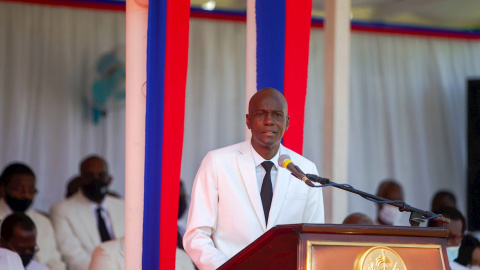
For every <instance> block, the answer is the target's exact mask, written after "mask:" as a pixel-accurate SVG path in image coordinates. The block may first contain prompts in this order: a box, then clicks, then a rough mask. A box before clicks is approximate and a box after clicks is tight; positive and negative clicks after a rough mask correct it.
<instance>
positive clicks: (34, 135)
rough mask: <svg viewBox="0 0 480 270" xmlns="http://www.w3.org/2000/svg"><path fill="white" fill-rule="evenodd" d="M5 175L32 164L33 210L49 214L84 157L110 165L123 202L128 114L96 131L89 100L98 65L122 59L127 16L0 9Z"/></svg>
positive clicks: (0, 132)
mask: <svg viewBox="0 0 480 270" xmlns="http://www.w3.org/2000/svg"><path fill="white" fill-rule="evenodd" d="M0 40H1V42H0V167H1V169H2V170H3V168H4V167H5V166H6V165H7V164H8V163H10V162H12V161H21V162H25V163H27V164H29V165H30V166H31V167H32V169H33V170H34V172H35V173H36V176H37V189H38V194H37V196H36V198H35V201H34V203H35V204H34V206H35V207H36V208H38V209H40V210H42V211H49V208H50V205H51V204H52V203H54V202H57V201H60V200H61V199H63V197H64V194H65V185H66V183H67V181H68V180H69V179H70V178H71V177H72V176H73V175H75V174H77V173H78V171H79V168H78V166H79V162H80V160H81V159H83V158H84V157H85V156H86V155H90V154H99V155H101V156H104V157H105V158H106V160H107V161H108V163H109V171H110V173H111V174H112V176H113V178H114V181H113V184H112V190H114V191H116V192H117V193H119V194H120V195H124V190H125V180H124V178H125V177H124V175H125V172H124V163H125V143H124V141H125V109H124V106H121V105H120V104H115V106H112V110H109V111H108V114H107V117H106V118H105V119H103V120H102V121H100V122H99V124H98V125H94V124H93V121H92V120H91V119H92V118H91V114H90V113H89V109H88V106H86V99H87V97H89V95H88V93H90V89H91V86H92V83H93V82H94V80H95V79H96V70H95V69H96V61H97V60H98V59H99V57H100V56H101V55H102V54H104V53H107V52H110V51H112V50H116V49H117V50H118V49H120V50H121V49H122V47H123V51H125V49H124V48H125V13H124V12H106V11H94V10H90V9H74V8H64V7H52V6H44V5H30V4H19V3H9V2H0Z"/></svg>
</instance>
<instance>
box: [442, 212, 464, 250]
mask: <svg viewBox="0 0 480 270" xmlns="http://www.w3.org/2000/svg"><path fill="white" fill-rule="evenodd" d="M444 228H445V229H446V230H447V231H448V237H447V247H456V246H459V245H460V243H461V242H462V238H463V232H462V221H461V220H458V219H451V220H450V224H447V223H445V224H444Z"/></svg>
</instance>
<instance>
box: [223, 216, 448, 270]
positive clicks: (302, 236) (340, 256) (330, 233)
mask: <svg viewBox="0 0 480 270" xmlns="http://www.w3.org/2000/svg"><path fill="white" fill-rule="evenodd" d="M447 235H448V232H447V231H446V230H444V229H442V228H422V227H397V226H374V225H373V226H364V225H340V224H321V225H320V224H293V225H279V226H276V227H274V228H272V229H270V230H269V231H267V232H266V233H265V234H264V235H262V236H261V237H260V238H258V239H257V240H255V241H254V242H253V243H251V244H250V245H248V246H247V247H246V248H245V249H243V250H242V251H240V252H239V253H238V254H237V255H235V256H234V257H232V258H231V259H230V260H229V261H227V262H226V263H225V264H223V265H222V266H221V267H220V268H219V269H222V270H224V269H249V270H251V269H282V270H283V269H302V270H318V269H319V270H324V269H340V270H343V269H352V270H367V269H368V270H377V269H382V270H390V269H392V270H394V269H395V270H402V269H409V270H414V269H422V270H423V269H428V270H430V269H442V270H448V269H450V267H449V265H448V259H447V253H446V249H445V244H446V237H447Z"/></svg>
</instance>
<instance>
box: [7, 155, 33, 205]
mask: <svg viewBox="0 0 480 270" xmlns="http://www.w3.org/2000/svg"><path fill="white" fill-rule="evenodd" d="M36 193H37V189H36V188H35V174H34V173H33V171H32V169H30V168H29V167H28V166H27V165H25V164H22V163H12V164H10V165H8V166H7V167H6V168H5V169H4V170H3V172H2V175H1V176H0V196H1V197H2V198H4V199H5V202H6V203H7V204H8V206H9V207H10V209H12V211H14V212H24V211H25V210H27V209H28V208H29V207H30V205H31V204H32V202H33V199H34V197H35V194H36Z"/></svg>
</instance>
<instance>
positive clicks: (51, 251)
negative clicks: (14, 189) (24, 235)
mask: <svg viewBox="0 0 480 270" xmlns="http://www.w3.org/2000/svg"><path fill="white" fill-rule="evenodd" d="M10 214H12V210H11V209H10V207H9V206H8V204H7V203H6V202H5V200H4V199H3V198H2V199H0V224H1V220H4V219H5V218H6V217H7V216H8V215H10ZM25 214H26V215H27V216H29V217H30V218H31V219H32V221H33V223H35V227H36V228H37V246H38V247H39V248H40V251H39V252H38V253H37V254H36V255H35V258H36V259H37V260H38V261H39V262H40V263H42V264H44V265H46V266H48V268H50V269H51V270H65V269H66V266H65V264H64V263H63V262H62V260H61V256H60V252H58V249H57V243H56V241H55V233H54V232H53V227H52V224H51V223H50V220H49V219H48V218H47V217H46V216H45V215H43V214H41V213H39V212H37V211H36V210H35V209H32V208H31V207H30V208H29V209H27V211H25Z"/></svg>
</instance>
